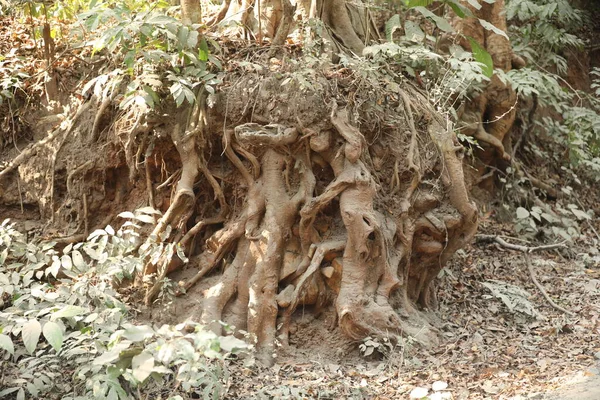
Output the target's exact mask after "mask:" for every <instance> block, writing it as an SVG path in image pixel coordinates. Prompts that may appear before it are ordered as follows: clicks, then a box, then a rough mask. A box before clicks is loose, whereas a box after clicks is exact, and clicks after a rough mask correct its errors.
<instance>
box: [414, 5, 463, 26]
mask: <svg viewBox="0 0 600 400" xmlns="http://www.w3.org/2000/svg"><path fill="white" fill-rule="evenodd" d="M415 10H417V11H418V12H420V13H421V14H423V16H424V17H427V18H431V19H432V20H433V22H435V24H436V25H437V27H438V28H440V29H441V30H443V31H444V32H454V28H452V25H450V23H449V22H448V21H447V20H446V19H445V18H442V17H439V16H437V15H435V14H434V13H432V12H431V11H429V10H428V9H426V8H425V7H420V6H419V7H415Z"/></svg>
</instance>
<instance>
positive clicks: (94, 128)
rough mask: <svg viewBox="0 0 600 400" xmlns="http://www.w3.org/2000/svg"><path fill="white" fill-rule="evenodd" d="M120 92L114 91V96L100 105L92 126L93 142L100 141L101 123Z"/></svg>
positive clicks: (91, 136)
mask: <svg viewBox="0 0 600 400" xmlns="http://www.w3.org/2000/svg"><path fill="white" fill-rule="evenodd" d="M117 93H118V91H117V90H113V91H112V94H111V95H110V96H108V97H107V98H105V99H104V100H103V101H102V103H100V107H98V111H96V116H95V117H94V124H93V125H92V131H91V132H90V138H91V141H92V142H95V141H97V140H98V136H100V121H101V120H102V117H103V116H104V113H105V112H106V109H107V108H108V106H110V104H111V103H112V101H113V98H114V97H115V96H116V95H117Z"/></svg>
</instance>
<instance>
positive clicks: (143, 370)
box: [131, 351, 154, 382]
mask: <svg viewBox="0 0 600 400" xmlns="http://www.w3.org/2000/svg"><path fill="white" fill-rule="evenodd" d="M153 368H154V357H153V356H152V354H150V353H148V352H145V351H143V352H141V353H140V354H138V355H137V356H135V357H133V359H132V360H131V369H132V370H133V377H134V378H135V379H137V380H138V381H140V382H144V381H145V380H146V378H148V377H149V376H150V374H151V373H152V369H153Z"/></svg>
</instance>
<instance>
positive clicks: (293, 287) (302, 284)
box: [277, 240, 346, 345]
mask: <svg viewBox="0 0 600 400" xmlns="http://www.w3.org/2000/svg"><path fill="white" fill-rule="evenodd" d="M345 247H346V241H345V240H337V241H328V242H323V243H319V244H313V245H311V249H310V251H309V253H308V255H307V256H306V257H304V259H303V260H302V262H301V264H300V265H299V266H298V268H297V270H296V272H295V273H294V275H292V276H291V277H290V278H288V279H289V280H291V281H292V282H293V283H291V284H289V285H288V286H287V287H286V288H285V289H284V290H283V291H282V292H280V293H279V295H278V296H277V303H278V305H279V306H280V307H285V311H284V312H283V315H282V327H281V329H280V335H279V338H280V339H281V341H282V342H283V345H287V344H288V337H289V326H290V321H291V318H292V314H293V313H294V311H295V310H296V307H298V305H300V304H303V302H304V297H305V295H306V290H307V284H308V283H309V279H311V278H312V277H313V275H314V273H315V272H317V271H318V269H319V267H320V266H321V263H322V262H323V259H324V258H325V256H326V255H328V254H330V253H334V252H339V251H342V250H344V248H345ZM329 268H331V271H328V272H327V273H326V274H325V275H326V276H327V275H328V276H327V278H331V277H332V276H333V272H334V271H333V269H334V268H333V267H329ZM312 302H313V301H307V303H308V304H311V303H312Z"/></svg>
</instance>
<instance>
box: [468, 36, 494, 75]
mask: <svg viewBox="0 0 600 400" xmlns="http://www.w3.org/2000/svg"><path fill="white" fill-rule="evenodd" d="M469 43H471V51H472V52H473V58H474V59H475V61H477V62H479V63H481V64H482V67H481V71H482V72H483V74H484V75H485V76H487V77H488V78H491V77H492V75H494V61H493V60H492V56H490V53H488V52H487V51H485V49H484V48H483V47H481V46H480V45H479V43H477V42H476V41H475V40H474V39H472V38H469Z"/></svg>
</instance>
